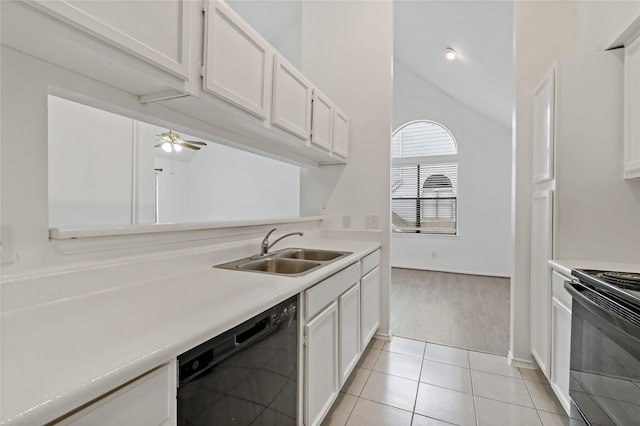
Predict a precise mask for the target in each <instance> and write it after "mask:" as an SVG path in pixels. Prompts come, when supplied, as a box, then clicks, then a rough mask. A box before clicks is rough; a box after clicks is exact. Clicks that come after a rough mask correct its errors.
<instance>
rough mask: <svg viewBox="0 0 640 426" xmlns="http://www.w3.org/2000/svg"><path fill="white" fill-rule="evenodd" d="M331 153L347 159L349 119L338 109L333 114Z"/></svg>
mask: <svg viewBox="0 0 640 426" xmlns="http://www.w3.org/2000/svg"><path fill="white" fill-rule="evenodd" d="M333 153H334V154H336V155H338V156H340V157H342V158H344V159H345V160H346V159H347V158H349V117H347V116H346V114H345V113H344V112H342V111H340V110H339V109H338V108H334V114H333Z"/></svg>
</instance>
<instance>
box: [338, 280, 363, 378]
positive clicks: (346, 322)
mask: <svg viewBox="0 0 640 426" xmlns="http://www.w3.org/2000/svg"><path fill="white" fill-rule="evenodd" d="M338 308H339V316H340V386H342V385H343V384H344V382H346V381H347V379H348V378H349V374H351V372H352V371H353V368H354V367H355V366H356V363H357V362H358V359H360V283H356V284H355V285H354V286H353V287H351V288H350V289H349V290H348V291H347V292H346V293H344V294H343V295H342V296H340V300H339V304H338Z"/></svg>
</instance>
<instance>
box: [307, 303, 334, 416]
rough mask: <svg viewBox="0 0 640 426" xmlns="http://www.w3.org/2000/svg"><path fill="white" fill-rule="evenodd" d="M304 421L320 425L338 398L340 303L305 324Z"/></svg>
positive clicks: (329, 307)
mask: <svg viewBox="0 0 640 426" xmlns="http://www.w3.org/2000/svg"><path fill="white" fill-rule="evenodd" d="M304 335H305V340H306V344H305V377H304V389H305V391H304V419H305V421H304V424H305V425H309V426H315V425H318V424H320V422H321V421H322V419H323V418H324V416H325V415H326V414H327V412H328V411H329V409H330V408H331V404H333V401H335V399H336V397H337V395H338V390H339V389H340V387H339V381H338V369H339V364H338V363H339V361H338V303H337V302H333V303H331V304H330V305H329V306H328V307H327V308H326V309H325V310H323V311H322V312H320V313H319V314H318V315H316V316H315V317H314V318H313V319H312V320H311V321H309V322H308V323H307V325H305V329H304Z"/></svg>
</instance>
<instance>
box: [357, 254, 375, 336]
mask: <svg viewBox="0 0 640 426" xmlns="http://www.w3.org/2000/svg"><path fill="white" fill-rule="evenodd" d="M360 291H361V293H362V294H361V297H360V299H361V304H360V309H361V311H362V314H361V317H360V322H361V330H362V331H361V338H362V343H361V347H363V348H366V347H367V343H369V340H371V338H372V337H373V335H374V334H375V333H376V330H378V326H379V325H380V267H379V266H378V267H376V268H375V269H374V270H373V271H371V272H369V273H368V274H367V275H365V276H363V277H362V280H361V281H360Z"/></svg>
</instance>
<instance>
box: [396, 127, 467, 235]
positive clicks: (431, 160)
mask: <svg viewBox="0 0 640 426" xmlns="http://www.w3.org/2000/svg"><path fill="white" fill-rule="evenodd" d="M416 123H429V124H432V125H436V126H438V127H440V128H441V129H442V130H444V131H445V132H446V133H447V134H448V135H449V137H450V138H451V141H452V142H453V146H454V148H455V154H433V155H422V156H414V157H393V138H394V137H395V136H396V134H397V133H398V132H401V131H402V130H403V129H405V128H407V127H409V126H411V125H414V124H416ZM391 144H392V149H391V168H392V171H393V168H394V167H397V166H421V165H430V164H433V165H439V164H447V163H453V164H455V167H456V187H455V233H443V232H427V231H424V230H422V229H419V227H417V228H418V229H416V231H415V232H411V231H406V232H398V231H395V230H394V226H393V224H392V226H391V232H392V235H394V236H402V237H410V238H412V237H423V236H428V237H436V238H452V237H453V238H459V237H460V227H459V214H458V210H459V209H458V204H459V203H458V201H459V197H458V196H459V194H458V192H459V177H460V174H459V169H458V166H459V146H458V142H457V141H456V138H455V137H454V136H453V133H451V131H450V130H449V129H448V128H447V127H446V126H444V125H442V124H441V123H438V122H437V121H433V120H426V119H425V120H413V121H410V122H407V123H405V124H403V125H401V126H399V127H398V128H397V129H396V130H395V131H394V132H393V133H392V135H391ZM422 184H423V183H422V182H419V183H418V185H419V186H420V185H422ZM390 197H391V201H392V205H391V212H392V213H393V193H391V194H390Z"/></svg>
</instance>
